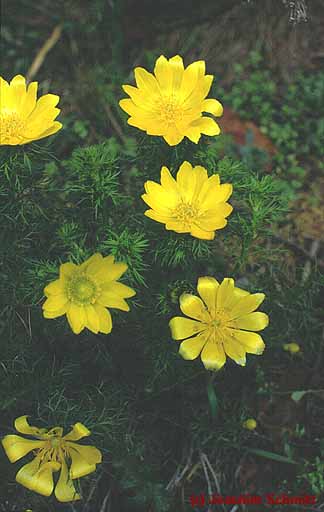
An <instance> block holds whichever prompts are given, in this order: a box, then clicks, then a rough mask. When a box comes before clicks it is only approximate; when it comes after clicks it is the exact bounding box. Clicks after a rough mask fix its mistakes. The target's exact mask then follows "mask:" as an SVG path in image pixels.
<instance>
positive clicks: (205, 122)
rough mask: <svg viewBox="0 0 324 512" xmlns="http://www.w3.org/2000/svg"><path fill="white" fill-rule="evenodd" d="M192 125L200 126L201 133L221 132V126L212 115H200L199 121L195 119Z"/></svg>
mask: <svg viewBox="0 0 324 512" xmlns="http://www.w3.org/2000/svg"><path fill="white" fill-rule="evenodd" d="M190 126H192V127H193V128H198V129H199V131H200V133H204V134H205V135H219V134H220V127H219V126H218V124H217V123H216V121H214V119H211V117H200V118H199V119H197V121H193V122H192V123H191V125H190Z"/></svg>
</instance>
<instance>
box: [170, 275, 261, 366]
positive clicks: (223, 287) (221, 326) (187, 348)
mask: <svg viewBox="0 0 324 512" xmlns="http://www.w3.org/2000/svg"><path fill="white" fill-rule="evenodd" d="M197 290H198V293H199V295H200V297H201V298H199V297H196V296H195V295H191V294H188V293H184V294H182V295H181V297H180V309H181V311H182V313H184V314H185V315H187V316H189V317H190V318H183V317H178V316H177V317H174V318H172V319H171V320H170V323H169V325H170V328H171V333H172V337H173V339H175V340H185V341H182V343H181V345H180V349H179V353H180V354H181V356H182V357H183V358H184V359H190V360H192V359H196V358H197V357H198V356H199V354H200V353H201V359H202V362H203V364H204V366H205V368H206V369H207V370H219V369H220V368H221V367H222V366H223V365H224V364H225V361H226V355H227V356H228V357H230V358H231V359H233V360H234V361H235V362H236V363H237V364H240V365H242V366H245V354H246V353H250V354H262V352H263V350H264V348H265V345H264V342H263V340H262V338H261V336H260V335H259V334H256V333H255V332H251V331H261V330H262V329H264V328H265V327H267V325H268V323H269V318H268V316H267V315H266V314H265V313H260V312H255V310H256V309H257V308H258V306H259V305H260V304H261V303H262V302H263V300H264V297H265V296H264V294H263V293H255V294H250V293H249V292H246V291H245V290H242V289H240V288H237V287H236V286H234V279H231V278H225V279H223V282H222V283H221V284H219V283H218V281H216V279H214V278H213V277H200V278H199V279H198V285H197ZM201 299H202V300H201ZM185 338H188V339H185Z"/></svg>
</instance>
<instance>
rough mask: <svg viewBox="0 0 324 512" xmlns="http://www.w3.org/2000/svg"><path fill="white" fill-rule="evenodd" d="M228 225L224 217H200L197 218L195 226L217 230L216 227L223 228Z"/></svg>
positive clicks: (203, 229)
mask: <svg viewBox="0 0 324 512" xmlns="http://www.w3.org/2000/svg"><path fill="white" fill-rule="evenodd" d="M226 225H227V220H226V219H224V218H213V217H209V218H202V217H199V218H198V219H196V220H195V226H197V228H199V229H201V230H202V231H207V232H211V231H215V229H222V228H224V227H225V226H226Z"/></svg>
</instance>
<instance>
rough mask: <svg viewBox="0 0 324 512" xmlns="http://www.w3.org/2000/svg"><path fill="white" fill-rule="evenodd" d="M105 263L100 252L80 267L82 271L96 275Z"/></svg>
mask: <svg viewBox="0 0 324 512" xmlns="http://www.w3.org/2000/svg"><path fill="white" fill-rule="evenodd" d="M102 263H103V257H102V255H101V254H100V253H99V252H96V253H95V254H93V255H92V256H90V258H88V259H87V260H86V261H84V262H83V263H82V265H80V267H79V268H80V270H82V271H86V272H87V273H89V274H94V273H95V272H96V270H98V268H100V266H101V264H102Z"/></svg>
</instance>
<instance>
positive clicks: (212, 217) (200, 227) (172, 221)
mask: <svg viewBox="0 0 324 512" xmlns="http://www.w3.org/2000/svg"><path fill="white" fill-rule="evenodd" d="M144 187H145V191H146V194H143V195H142V199H143V201H145V202H146V204H148V205H149V206H150V207H151V210H146V212H145V215H146V216H147V217H150V219H153V220H156V221H157V222H162V223H163V224H165V227H166V229H169V230H172V231H176V232H177V233H190V234H191V235H192V236H194V237H196V238H202V239H204V240H213V238H214V237H215V230H217V229H222V228H224V227H225V226H226V224H227V220H226V217H228V215H230V213H231V212H232V210H233V208H232V206H231V205H230V204H228V203H227V202H226V201H227V199H228V198H229V197H230V195H231V193H232V185H230V184H229V183H224V184H222V185H221V184H220V180H219V176H218V174H214V175H213V176H211V177H210V178H208V174H207V171H206V169H204V167H201V166H200V165H197V166H196V167H192V166H191V164H190V163H189V162H183V164H182V165H181V167H180V168H179V170H178V172H177V176H176V179H174V178H173V177H172V176H171V174H170V171H169V170H168V168H167V167H162V169H161V185H159V184H158V183H155V182H154V181H147V182H146V183H145V185H144Z"/></svg>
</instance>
